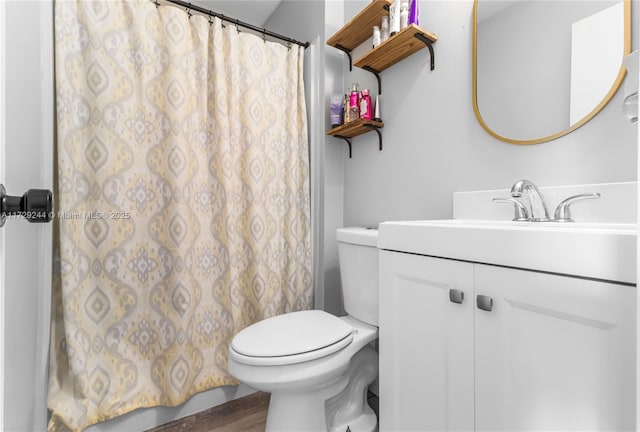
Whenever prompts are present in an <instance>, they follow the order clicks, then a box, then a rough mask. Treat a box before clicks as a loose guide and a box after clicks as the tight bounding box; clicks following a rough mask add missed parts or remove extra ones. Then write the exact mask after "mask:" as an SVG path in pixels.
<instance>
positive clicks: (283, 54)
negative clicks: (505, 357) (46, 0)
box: [48, 0, 312, 431]
mask: <svg viewBox="0 0 640 432" xmlns="http://www.w3.org/2000/svg"><path fill="white" fill-rule="evenodd" d="M55 30H56V32H55V49H56V51H55V56H56V106H57V122H58V123H57V128H58V129H57V136H58V140H57V168H58V182H57V195H56V196H57V198H56V199H57V201H56V205H57V208H56V216H57V218H56V221H55V222H56V223H57V227H58V229H57V234H56V236H57V239H56V242H55V248H56V262H55V266H54V267H55V269H56V272H55V273H56V274H55V275H54V323H53V325H52V341H51V344H52V345H51V347H52V349H51V371H50V372H51V373H50V385H49V387H50V388H49V398H48V401H49V402H48V403H49V408H50V410H51V411H52V417H51V421H50V424H49V429H50V430H52V431H57V430H66V429H70V430H82V429H84V428H85V427H87V426H88V425H90V424H93V423H96V422H99V421H102V420H106V419H109V418H112V417H115V416H118V415H121V414H124V413H127V412H130V411H132V410H134V409H137V408H141V407H151V406H158V405H177V404H181V403H182V402H184V401H185V400H186V399H188V398H189V397H190V396H192V395H193V394H195V393H196V392H200V391H203V390H207V389H211V388H213V387H217V386H222V385H227V384H235V383H236V381H235V380H234V378H233V377H232V376H230V375H229V374H228V373H227V371H226V365H227V347H228V344H229V342H230V340H231V338H232V337H233V336H234V334H235V333H237V332H238V331H239V330H241V329H242V328H244V327H246V326H247V325H249V324H251V323H253V322H255V321H258V320H260V319H263V318H266V317H270V316H273V315H276V314H280V313H283V312H289V311H294V310H300V309H306V308H309V307H310V305H311V292H312V291H311V248H310V241H311V240H310V210H309V205H310V204H309V202H310V199H309V161H308V144H307V126H306V110H305V100H304V86H303V82H302V70H303V67H302V66H303V55H304V49H303V48H301V47H298V46H296V45H294V46H292V47H290V48H288V47H287V46H283V45H281V44H279V43H274V42H268V41H267V42H265V41H263V40H262V38H260V37H257V36H255V35H251V34H246V33H243V32H238V31H237V29H236V28H235V27H234V26H226V27H223V25H222V23H221V22H220V21H219V20H217V19H214V20H213V21H212V22H211V23H210V22H209V20H208V19H207V18H205V17H201V16H196V15H194V16H192V17H189V16H188V14H187V13H186V12H185V11H183V10H181V9H178V8H175V7H172V6H162V7H158V8H157V7H156V6H155V5H154V4H153V3H152V2H150V1H148V0H131V1H112V0H110V1H57V2H56V3H55Z"/></svg>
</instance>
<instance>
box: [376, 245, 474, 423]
mask: <svg viewBox="0 0 640 432" xmlns="http://www.w3.org/2000/svg"><path fill="white" fill-rule="evenodd" d="M472 283H473V266H472V265H471V264H468V263H461V262H457V261H451V260H444V259H436V258H430V257H424V256H418V255H411V254H404V253H398V252H388V251H381V252H380V340H379V353H380V430H381V431H393V432H396V431H454V430H457V431H463V430H464V431H468V430H472V429H473V311H474V309H473V287H472ZM452 289H453V290H460V292H463V293H464V300H463V301H462V303H460V304H458V303H454V302H452V301H450V299H449V290H452Z"/></svg>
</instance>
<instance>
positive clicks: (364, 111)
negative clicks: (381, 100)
mask: <svg viewBox="0 0 640 432" xmlns="http://www.w3.org/2000/svg"><path fill="white" fill-rule="evenodd" d="M372 117H373V113H372V112H371V96H370V95H369V89H362V98H361V99H360V118H361V119H364V120H371V118H372Z"/></svg>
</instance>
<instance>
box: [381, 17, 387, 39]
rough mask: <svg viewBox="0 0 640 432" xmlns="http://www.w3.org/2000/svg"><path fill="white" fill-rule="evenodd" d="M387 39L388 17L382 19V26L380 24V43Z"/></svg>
mask: <svg viewBox="0 0 640 432" xmlns="http://www.w3.org/2000/svg"><path fill="white" fill-rule="evenodd" d="M387 39H389V15H385V16H383V17H382V24H380V42H384V41H386V40H387Z"/></svg>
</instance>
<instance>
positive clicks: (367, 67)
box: [362, 66, 382, 95]
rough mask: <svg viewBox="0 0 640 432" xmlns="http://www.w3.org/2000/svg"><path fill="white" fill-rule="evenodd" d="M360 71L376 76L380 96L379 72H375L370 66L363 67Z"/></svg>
mask: <svg viewBox="0 0 640 432" xmlns="http://www.w3.org/2000/svg"><path fill="white" fill-rule="evenodd" d="M362 69H364V70H366V71H367V72H371V73H372V74H374V75H375V76H376V78H377V79H378V94H379V95H381V94H382V81H380V72H378V71H377V70H375V69H374V68H372V67H370V66H363V67H362Z"/></svg>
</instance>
